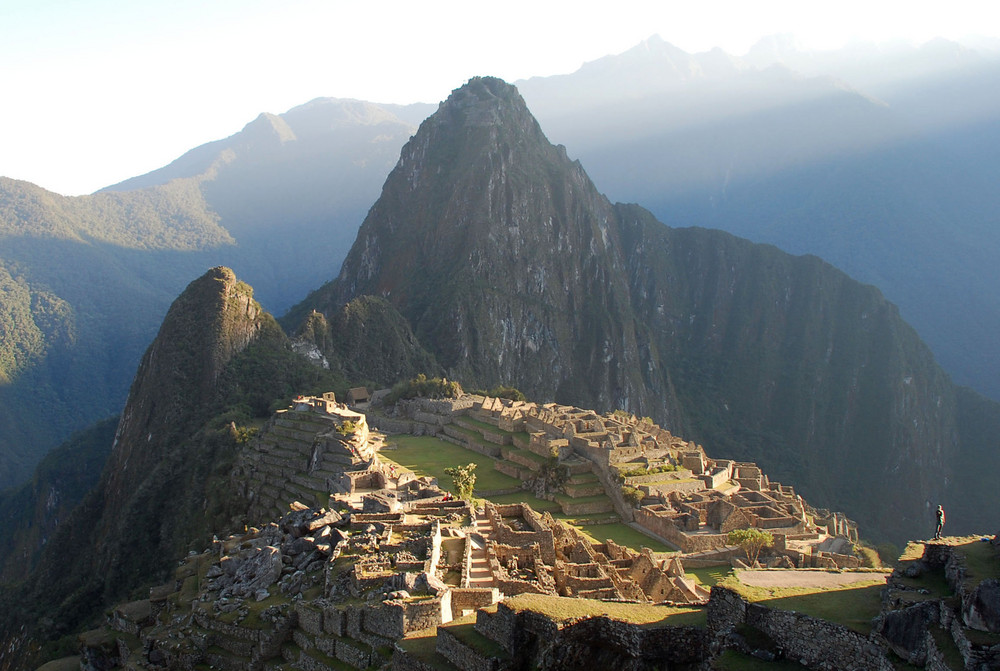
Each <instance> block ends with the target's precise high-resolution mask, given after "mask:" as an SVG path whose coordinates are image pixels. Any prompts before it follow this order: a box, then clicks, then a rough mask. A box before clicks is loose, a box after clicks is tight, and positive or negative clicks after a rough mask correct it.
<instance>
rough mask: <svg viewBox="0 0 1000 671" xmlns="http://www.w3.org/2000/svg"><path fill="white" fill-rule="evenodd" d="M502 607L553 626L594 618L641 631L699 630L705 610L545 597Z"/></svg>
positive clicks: (525, 598) (514, 600)
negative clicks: (539, 616) (551, 622)
mask: <svg viewBox="0 0 1000 671" xmlns="http://www.w3.org/2000/svg"><path fill="white" fill-rule="evenodd" d="M503 603H504V605H505V606H507V607H509V608H510V609H512V610H514V611H516V612H521V611H525V610H530V611H533V612H535V613H541V614H543V615H545V616H547V617H550V618H552V619H553V620H554V621H556V622H565V621H566V620H572V619H575V618H580V617H595V616H598V615H604V616H606V617H609V618H611V619H613V620H619V621H621V622H630V623H632V624H638V625H641V626H644V627H661V626H674V627H703V626H705V621H706V620H705V618H706V615H705V609H704V608H693V607H692V608H684V607H678V606H654V605H647V604H635V603H613V602H608V601H594V600H592V599H570V598H567V597H562V596H548V595H545V594H520V595H518V596H515V597H513V598H510V599H505V600H504V602H503Z"/></svg>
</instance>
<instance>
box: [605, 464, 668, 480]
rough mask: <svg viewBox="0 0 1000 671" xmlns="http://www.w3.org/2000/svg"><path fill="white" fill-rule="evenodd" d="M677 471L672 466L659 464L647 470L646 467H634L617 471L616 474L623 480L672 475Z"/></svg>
mask: <svg viewBox="0 0 1000 671" xmlns="http://www.w3.org/2000/svg"><path fill="white" fill-rule="evenodd" d="M676 470H677V466H675V465H674V464H660V465H658V466H653V467H652V468H647V467H646V466H634V467H632V468H627V469H619V470H618V474H619V475H620V476H622V477H624V478H631V477H636V476H640V475H654V474H656V473H672V472H674V471H676Z"/></svg>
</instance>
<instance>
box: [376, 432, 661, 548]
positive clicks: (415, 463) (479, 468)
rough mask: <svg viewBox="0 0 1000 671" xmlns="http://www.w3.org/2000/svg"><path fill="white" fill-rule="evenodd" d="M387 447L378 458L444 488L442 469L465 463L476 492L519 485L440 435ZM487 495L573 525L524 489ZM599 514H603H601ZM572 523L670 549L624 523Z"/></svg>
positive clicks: (394, 441) (631, 543) (401, 438)
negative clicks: (472, 470) (469, 465)
mask: <svg viewBox="0 0 1000 671" xmlns="http://www.w3.org/2000/svg"><path fill="white" fill-rule="evenodd" d="M387 448H388V449H383V451H382V452H380V453H379V458H380V459H382V460H383V461H387V462H391V463H394V464H396V465H397V466H398V467H399V468H401V469H405V470H408V471H413V472H414V473H416V474H418V475H429V476H432V477H435V478H437V479H438V482H440V483H441V485H442V486H443V487H450V486H451V476H449V475H446V474H445V472H444V469H446V468H448V467H449V466H455V465H459V464H467V463H469V462H473V463H475V464H476V490H477V491H490V490H500V489H510V488H513V487H520V485H521V482H520V481H519V480H517V479H515V478H512V477H510V476H508V475H504V474H503V473H501V472H499V471H497V470H496V469H495V468H494V467H493V464H494V463H495V462H494V460H493V459H491V458H490V457H487V456H485V455H482V454H479V453H478V452H473V451H472V450H467V449H465V448H464V447H461V446H459V445H455V444H454V443H449V442H448V441H445V440H441V439H439V438H434V437H432V436H405V435H398V436H392V437H390V439H389V441H388V445H387ZM505 449H508V448H505ZM532 456H535V455H532ZM604 497H605V495H601V496H600V497H591V498H594V500H597V499H598V498H604ZM488 498H489V500H490V501H492V502H493V503H496V504H506V503H527V504H528V505H529V506H531V507H532V508H533V509H534V510H536V511H537V512H539V513H543V512H548V513H551V514H552V516H553V517H555V518H556V519H560V520H564V521H566V522H569V523H570V524H572V523H573V520H574V519H576V518H574V517H573V516H570V515H565V514H564V513H563V512H562V508H561V507H560V506H559V503H558V502H556V501H545V500H543V499H539V498H537V497H535V496H533V495H532V494H530V493H529V492H526V491H519V492H515V493H513V494H503V495H500V496H491V497H488ZM567 499H568V500H571V501H575V502H581V501H587V500H590V499H589V498H583V499H569V498H568V497H567ZM600 516H601V517H606V515H604V514H602V515H600ZM586 518H587V516H586V515H584V516H581V518H580V519H581V520H583V519H586ZM575 526H577V528H579V529H580V530H581V531H583V532H584V533H586V534H587V535H589V536H590V537H591V538H593V539H594V540H595V541H598V542H602V543H603V542H604V541H605V540H607V539H608V538H611V539H613V540H614V541H615V542H616V543H620V544H621V545H625V546H627V547H630V548H633V549H636V550H638V549H639V548H641V547H643V546H645V547H648V548H649V549H651V550H653V551H654V552H670V551H671V550H672V549H673V548H670V547H668V546H666V545H664V544H663V543H660V542H659V541H656V540H654V539H652V538H650V537H649V536H646V535H644V534H641V533H639V532H638V531H636V530H635V529H633V528H632V527H630V526H628V525H627V524H620V523H619V524H598V525H590V526H582V525H575Z"/></svg>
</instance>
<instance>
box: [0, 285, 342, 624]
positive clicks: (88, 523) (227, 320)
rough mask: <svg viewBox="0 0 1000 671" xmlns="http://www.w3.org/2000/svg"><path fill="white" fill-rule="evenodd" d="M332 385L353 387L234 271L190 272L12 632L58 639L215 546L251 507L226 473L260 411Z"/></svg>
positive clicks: (23, 589) (14, 617)
mask: <svg viewBox="0 0 1000 671" xmlns="http://www.w3.org/2000/svg"><path fill="white" fill-rule="evenodd" d="M331 388H334V389H338V390H339V391H341V393H343V391H344V390H345V388H346V386H345V384H344V383H343V381H342V380H340V379H338V378H336V377H335V376H332V375H330V374H329V373H326V372H324V371H323V370H322V369H320V368H318V367H316V366H314V365H312V364H310V363H308V361H307V360H306V359H305V358H303V357H301V356H299V355H297V354H295V353H294V352H293V351H292V349H291V346H290V343H289V342H288V339H287V338H286V337H285V335H284V333H283V332H282V331H281V329H280V327H279V326H278V325H277V322H275V321H274V319H273V318H272V317H271V316H270V315H269V314H268V313H266V312H265V311H264V310H263V309H262V308H261V306H260V304H258V303H257V302H256V301H255V300H254V299H253V293H252V289H251V288H250V287H249V285H247V284H245V283H243V282H241V281H238V280H237V279H236V276H235V275H234V274H233V272H232V271H231V270H229V269H227V268H214V269H212V270H210V271H209V272H208V273H206V274H205V275H203V276H202V277H200V278H199V279H197V280H195V281H193V282H191V284H190V285H188V287H187V288H186V289H185V290H184V292H183V293H182V294H181V295H180V296H179V297H178V298H177V299H176V300H175V301H174V303H173V304H172V306H171V308H170V310H169V311H168V313H167V315H166V317H165V318H164V320H163V324H162V326H161V328H160V330H159V333H158V334H157V336H156V339H155V340H154V341H153V343H152V344H151V345H150V346H149V348H148V350H147V351H146V353H145V355H144V357H143V359H142V362H141V364H140V366H139V370H138V372H137V373H136V376H135V380H134V382H133V384H132V388H131V391H130V392H129V398H128V402H127V403H126V405H125V408H124V410H123V412H122V415H121V419H120V421H119V423H118V427H117V430H116V432H115V434H114V441H113V444H112V447H111V452H110V455H109V456H108V458H107V460H106V461H105V462H104V469H103V471H102V473H101V476H100V479H99V482H98V483H97V485H96V487H94V489H92V490H91V491H90V492H89V493H88V494H87V496H86V497H84V498H83V501H82V502H81V503H80V505H79V506H78V507H76V509H75V510H74V511H73V512H72V515H70V516H69V518H68V519H67V520H66V521H65V522H64V523H63V524H61V525H59V526H58V528H57V529H56V531H55V533H54V534H53V535H52V537H51V538H50V539H49V540H48V542H47V543H45V544H44V547H43V549H42V551H41V554H40V557H39V560H38V564H37V567H36V568H35V570H34V572H33V573H32V574H31V576H30V577H29V578H28V579H27V580H26V581H25V582H24V583H23V584H21V585H13V586H10V587H8V588H7V589H6V593H5V598H8V599H10V598H13V599H17V600H19V601H21V602H22V603H24V604H27V605H25V606H24V607H22V608H19V609H15V610H13V611H8V612H7V613H6V616H5V617H4V618H3V619H2V620H0V627H2V628H3V632H4V634H5V640H12V639H11V638H10V637H11V636H12V633H11V632H16V631H19V627H20V626H21V625H27V630H26V631H28V632H29V634H30V635H31V636H33V637H40V638H42V639H52V638H58V636H59V635H61V634H62V633H65V632H66V631H69V630H72V628H74V627H77V626H79V625H80V624H82V623H84V622H86V621H88V619H89V618H91V617H93V616H94V615H95V614H97V613H99V612H100V611H101V609H102V608H103V606H104V605H105V604H106V603H108V602H109V600H111V599H116V598H122V597H124V596H125V595H127V594H128V593H129V592H130V591H131V590H133V589H135V588H136V587H139V586H142V585H148V584H150V583H152V582H153V581H155V580H157V579H161V578H162V577H163V576H164V575H165V574H166V572H167V570H168V569H169V568H170V567H171V565H172V564H174V563H175V562H176V560H177V559H178V558H179V557H180V556H183V554H184V553H185V552H186V551H187V550H188V549H191V548H198V549H201V548H202V547H204V545H205V543H207V542H208V540H209V539H210V538H211V534H212V533H213V532H214V531H218V530H224V529H225V528H227V525H228V524H229V523H230V522H231V514H232V511H233V510H234V509H235V508H233V506H235V505H238V504H237V502H236V501H235V498H234V493H233V492H232V491H230V488H229V486H228V485H227V477H226V476H227V474H228V473H229V469H230V465H231V462H232V460H233V458H234V457H235V454H236V453H237V450H238V449H239V445H240V443H241V441H244V440H245V439H246V435H247V434H248V433H249V432H250V430H249V427H251V425H252V422H253V418H254V417H259V416H266V415H268V414H269V413H270V410H271V408H270V405H271V403H272V402H274V401H275V400H276V399H281V398H283V397H284V398H289V397H290V396H291V395H292V394H293V393H298V392H301V391H320V390H324V391H325V390H329V389H331ZM67 557H72V558H73V560H72V561H71V562H68V563H67Z"/></svg>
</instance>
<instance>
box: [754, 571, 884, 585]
mask: <svg viewBox="0 0 1000 671" xmlns="http://www.w3.org/2000/svg"><path fill="white" fill-rule="evenodd" d="M888 575H889V574H888V573H879V572H877V571H857V572H845V573H839V572H836V571H821V570H808V569H806V570H801V569H800V570H797V569H769V570H749V571H748V570H742V571H736V577H737V578H739V580H740V582H742V583H743V584H744V585H753V586H754V587H840V586H843V585H850V584H852V583H856V582H871V581H875V580H885V579H886V577H887V576H888Z"/></svg>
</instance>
